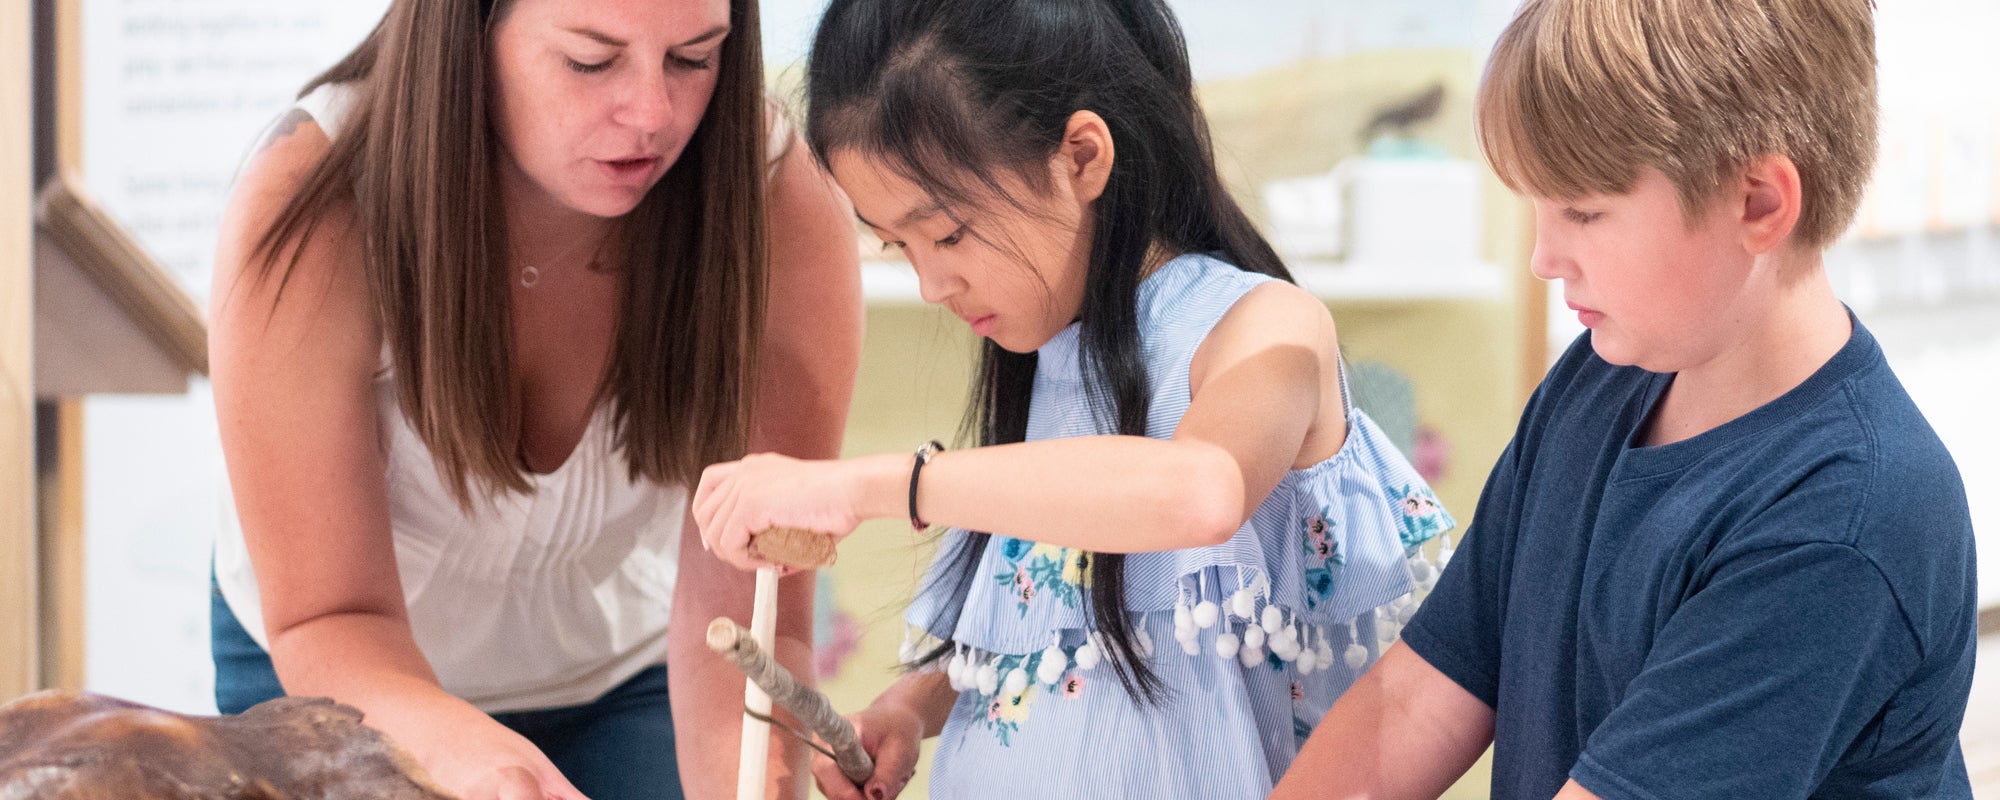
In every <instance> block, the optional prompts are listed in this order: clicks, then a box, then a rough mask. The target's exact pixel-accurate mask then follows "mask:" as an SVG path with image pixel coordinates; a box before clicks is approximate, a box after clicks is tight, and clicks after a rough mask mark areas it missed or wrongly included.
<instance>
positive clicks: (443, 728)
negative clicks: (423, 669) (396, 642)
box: [368, 696, 587, 800]
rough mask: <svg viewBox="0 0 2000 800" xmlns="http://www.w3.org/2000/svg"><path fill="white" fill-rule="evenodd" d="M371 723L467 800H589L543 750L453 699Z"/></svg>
mask: <svg viewBox="0 0 2000 800" xmlns="http://www.w3.org/2000/svg"><path fill="white" fill-rule="evenodd" d="M407 712H408V713H399V714H396V715H394V716H393V717H391V718H387V719H381V720H379V721H378V720H377V719H376V718H375V717H377V716H379V715H370V718H369V719H368V722H369V724H372V725H375V726H376V727H377V728H378V729H379V730H381V731H383V732H384V733H386V734H388V736H389V738H390V739H391V740H393V741H394V742H395V743H396V744H397V745H399V746H401V747H402V748H403V749H404V750H406V751H408V752H409V753H410V756H411V757H412V758H415V759H416V761H417V763H418V764H420V765H422V766H423V768H424V771H426V772H428V773H430V777H431V780H432V781H433V782H435V783H436V784H437V785H438V786H440V787H442V788H443V789H444V790H445V791H447V792H450V793H452V794H453V795H456V796H458V797H460V798H463V800H587V799H586V798H585V797H584V796H583V793H582V792H579V791H577V789H576V787H575V786H572V785H570V782H569V779H567V778H564V777H563V775H562V773H561V772H559V771H557V770H556V767H555V764H553V763H550V761H549V759H548V757H547V756H544V755H542V751H541V750H540V749H538V748H536V747H535V745H534V744H533V743H531V742H529V741H528V740H527V738H525V737H523V736H521V735H520V734H518V733H515V732H514V731H513V730H511V729H509V728H508V727H507V726H505V725H502V724H500V723H499V722H497V721H495V720H494V719H493V718H492V717H489V716H487V715H486V714H485V713H483V712H481V711H479V710H478V709H476V708H473V707H472V706H471V705H469V704H467V703H465V702H463V701H459V700H457V699H456V698H450V697H449V696H446V697H442V698H439V699H438V700H437V701H436V702H425V703H423V704H422V705H421V707H420V708H410V709H407Z"/></svg>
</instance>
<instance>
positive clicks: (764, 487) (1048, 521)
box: [695, 283, 1346, 566]
mask: <svg viewBox="0 0 2000 800" xmlns="http://www.w3.org/2000/svg"><path fill="white" fill-rule="evenodd" d="M1337 352H1338V350H1337V344H1336V342H1335V339H1334V332H1333V322H1332V318H1331V317H1330V316H1329V315H1328V314H1327V311H1326V307H1325V306H1323V305H1321V304H1320V302H1319V301H1318V300H1317V299H1316V298H1314V297H1312V296H1311V295H1310V294H1308V293H1306V292H1305V291H1303V290H1301V289H1298V288H1297V287H1295V286H1291V285H1289V284H1276V283H1274V284H1268V285H1266V286H1263V287H1259V288H1258V289H1256V290H1253V291H1252V292H1250V293H1249V294H1248V295H1246V296H1245V297H1244V298H1243V300H1241V301H1239V302H1238V303H1237V305H1236V307H1234V308H1233V309H1231V311H1230V313H1229V314H1228V315H1226V316H1225V317H1224V319H1223V321H1222V322H1221V323H1219V324H1218V325H1217V326H1216V328H1215V329H1214V331H1213V332H1212V333H1211V334H1210V336H1209V338H1208V340H1207V341H1206V342H1204V343H1203V345H1202V348H1201V350H1200V351H1199V352H1198V353H1197V356H1196V359H1195V364H1194V366H1193V368H1192V369H1191V371H1190V386H1191V392H1192V395H1193V397H1192V402H1191V404H1190V406H1189V408H1188V411H1187V413H1186V414H1185V415H1184V416H1183V417H1182V419H1181V423H1180V427H1179V428H1178V429H1177V430H1176V431H1175V432H1174V437H1173V438H1172V439H1171V440H1165V441H1163V440H1158V439H1149V438H1145V437H1140V436H1086V437H1076V438H1068V439H1051V440H1044V441H1037V442H1027V443H1022V444H1010V445H1002V446H997V447H981V448H974V449H967V450H959V451H952V452H946V453H942V454H939V455H938V456H936V457H934V458H933V459H932V460H931V462H930V464H929V465H928V466H926V467H925V468H924V470H923V474H922V478H921V480H920V481H919V495H918V497H917V509H918V511H919V513H921V514H922V515H923V517H924V518H925V519H926V521H928V522H930V523H932V524H940V525H951V526H955V527H961V528H967V529H971V530H983V531H1004V532H1005V533H1006V534H1007V535H1009V536H1014V537H1018V538H1022V539H1030V540H1033V541H1037V542H1044V543H1048V544H1054V545H1061V546H1066V547H1078V548H1083V549H1088V550H1093V551H1097V552H1146V551H1158V550H1173V549H1180V548H1186V547H1199V546H1205V545H1213V544H1218V543H1221V542H1223V541H1227V540H1228V538H1229V537H1230V536H1231V535H1233V534H1234V533H1235V532H1236V530H1237V528H1238V527H1240V526H1241V525H1242V524H1243V522H1244V520H1246V519H1248V518H1249V516H1250V515H1251V514H1252V513H1253V512H1255V511H1256V509H1257V506H1259V505H1261V504H1262V502H1263V499H1264V497H1265V496H1266V495H1268V494H1270V492H1271V489H1272V488H1273V487H1275V486H1276V485H1277V483H1278V481H1279V480H1280V479H1282V478H1283V477H1284V474H1285V472H1286V471H1288V470H1290V469H1292V468H1293V467H1295V466H1299V465H1309V464H1312V463H1316V462H1318V461H1320V460H1323V459H1325V458H1327V457H1330V456H1331V455H1333V453H1335V452H1337V451H1338V450H1339V448H1340V444H1341V442H1342V439H1343V437H1344V431H1345V424H1346V422H1345V415H1344V413H1343V412H1342V410H1341V406H1340V401H1339V394H1338V392H1337V391H1336V390H1335V389H1334V385H1333V383H1332V381H1333V380H1334V378H1333V376H1334V375H1335V374H1337V373H1336V369H1337V367H1336V366H1335V365H1336V363H1337V362H1336V360H1335V359H1336V358H1337V356H1336V355H1335V354H1336V353H1337ZM911 467H912V457H911V456H908V455H900V454H898V455H888V456H872V457H867V458H857V459H850V460H847V461H841V462H821V463H806V462H799V461H794V460H791V459H786V458H782V457H778V456H758V457H753V458H749V459H745V460H743V461H740V462H736V463H733V464H724V465H718V466H715V467H711V468H710V469H709V470H708V473H707V474H706V475H704V476H703V481H702V487H701V489H700V491H698V492H697V493H696V498H695V516H696V518H697V519H698V520H701V521H702V522H703V523H704V524H703V525H702V535H703V537H704V539H705V540H706V541H707V542H708V544H709V546H710V547H711V548H714V549H715V550H716V551H717V552H718V553H720V554H722V556H723V557H724V558H725V559H727V560H729V561H731V562H733V563H737V564H739V565H743V566H754V565H756V563H757V562H756V561H755V560H754V559H751V558H750V557H749V556H748V554H747V553H746V552H745V546H746V544H747V542H748V539H749V537H750V536H751V535H753V534H754V533H755V532H757V531H761V530H764V529H766V528H769V527H773V526H780V525H782V526H788V527H804V528H812V529H817V530H823V531H828V532H837V533H841V534H845V533H847V532H848V531H851V530H853V528H854V526H855V525H856V524H858V523H860V522H861V521H863V520H866V519H875V518H892V519H900V518H903V517H905V516H907V514H908V513H909V494H908V492H909V485H910V484H909V481H910V471H911Z"/></svg>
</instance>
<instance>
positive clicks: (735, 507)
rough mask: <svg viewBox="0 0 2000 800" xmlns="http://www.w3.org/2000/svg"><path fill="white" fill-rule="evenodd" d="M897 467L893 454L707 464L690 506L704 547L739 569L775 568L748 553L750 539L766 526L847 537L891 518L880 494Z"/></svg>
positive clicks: (764, 458)
mask: <svg viewBox="0 0 2000 800" xmlns="http://www.w3.org/2000/svg"><path fill="white" fill-rule="evenodd" d="M904 460H905V461H907V459H904ZM895 463H896V459H895V457H893V456H890V457H879V456H878V457H872V458H855V459H845V460H840V461H801V460H799V459H795V458H788V457H786V456H781V455H776V454H769V453H767V454H762V455H753V456H750V457H749V458H745V459H743V460H742V461H735V462H730V463H727V464H716V465H714V466H712V467H709V468H708V469H706V470H704V471H703V472H702V475H701V485H700V486H699V487H697V488H696V489H695V493H694V501H693V504H692V508H693V512H694V519H695V524H696V525H697V526H699V527H700V528H701V541H702V546H703V547H706V548H708V550H709V551H710V552H712V553H714V554H715V555H716V557H717V558H720V559H722V560H723V561H726V562H728V563H730V564H733V565H735V566H737V567H741V568H743V569H757V568H760V567H768V566H773V565H771V564H767V563H765V562H763V561H761V560H759V559H757V558H755V557H753V556H751V555H750V539H751V537H753V536H756V535H757V534H759V533H762V532H764V531H766V530H769V529H771V528H802V529H805V530H810V531H815V532H818V533H824V534H830V535H833V536H835V537H839V538H846V537H847V535H848V534H850V533H853V532H854V528H855V526H857V525H859V524H861V522H862V521H863V520H868V519H873V518H876V517H882V516H894V515H895V512H894V511H889V512H887V513H884V511H883V506H884V505H893V504H888V503H887V502H886V500H885V499H884V498H883V495H885V494H886V493H888V486H889V484H891V483H893V478H892V477H891V476H892V475H893V473H894V472H895V471H896V467H895ZM903 469H904V470H907V466H905V467H903ZM906 474H907V473H906Z"/></svg>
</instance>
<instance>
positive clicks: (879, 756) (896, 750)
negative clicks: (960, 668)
mask: <svg viewBox="0 0 2000 800" xmlns="http://www.w3.org/2000/svg"><path fill="white" fill-rule="evenodd" d="M956 702H958V692H955V691H952V688H951V683H950V681H948V680H946V679H945V676H944V674H943V673H940V672H913V673H910V674H909V675H905V676H903V678H902V680H899V681H896V683H895V684H894V685H892V686H890V687H889V688H888V690H886V691H884V692H882V694H881V695H880V696H878V697H876V698H875V702H873V703H871V704H869V706H868V708H866V709H863V710H862V711H861V713H859V714H855V715H853V716H850V717H848V720H849V721H850V722H853V723H854V732H855V734H856V735H857V736H859V737H860V739H861V746H862V748H863V749H865V750H867V751H868V755H869V756H870V757H871V758H873V759H874V760H875V774H873V775H871V776H869V777H868V779H867V780H865V781H863V782H862V784H861V785H860V786H856V785H854V782H853V781H850V780H848V779H847V776H846V775H843V774H841V772H840V767H838V766H836V765H835V764H834V762H833V759H830V758H827V757H826V756H819V757H816V758H814V759H813V777H814V778H816V779H818V780H819V789H820V792H821V793H822V794H825V795H826V797H827V800H862V798H864V797H866V798H869V800H884V799H885V798H890V797H895V796H897V795H899V794H901V793H902V791H903V787H904V786H905V785H906V784H908V783H909V782H910V778H911V777H913V776H915V775H916V772H917V758H918V756H919V754H920V753H921V750H922V748H921V745H922V743H923V740H925V739H928V738H930V737H933V736H936V735H938V734H940V733H942V732H943V731H944V723H945V720H946V718H948V717H949V716H950V715H951V706H952V704H953V703H956Z"/></svg>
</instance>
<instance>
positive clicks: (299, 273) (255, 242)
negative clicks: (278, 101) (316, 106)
mask: <svg viewBox="0 0 2000 800" xmlns="http://www.w3.org/2000/svg"><path fill="white" fill-rule="evenodd" d="M332 147H333V142H332V140H331V139H330V138H328V136H327V135H326V133H325V131H324V130H323V129H322V128H321V127H320V125H319V123H318V122H317V121H315V120H314V118H313V117H312V115H311V114H309V113H307V112H306V111H305V110H303V109H301V108H298V107H293V108H291V109H288V110H287V111H286V112H285V113H284V114H282V115H280V116H279V118H278V119H277V120H275V121H274V122H273V123H272V124H271V125H270V126H269V127H268V128H267V129H266V130H265V131H264V133H263V135H262V136H260V137H259V139H258V142H257V145H256V146H255V148H253V150H252V152H251V154H250V155H249V157H248V158H247V159H246V160H245V161H244V163H243V166H242V167H241V169H240V170H239V171H238V173H237V177H236V181H235V184H234V186H233V187H232V188H231V190H230V194H229V199H228V201H227V202H226V204H225V205H224V208H223V214H222V224H221V230H220V235H219V237H218V241H217V244H216V253H215V274H214V279H213V280H214V284H213V288H212V292H211V295H210V297H211V298H212V299H211V305H212V309H211V317H212V318H213V319H212V324H213V326H214V327H215V328H217V329H218V331H219V332H222V333H226V332H227V330H228V329H231V328H233V327H237V326H238V325H239V324H240V325H242V326H250V327H248V328H246V330H248V331H256V330H269V331H273V332H277V333H282V332H283V329H284V328H285V327H286V326H290V325H297V326H300V330H299V331H297V332H298V333H299V334H300V336H299V337H298V339H297V341H298V346H300V347H303V348H313V349H317V347H316V346H315V345H314V344H313V343H314V342H318V343H320V344H321V345H325V346H328V347H335V346H339V343H341V342H347V343H351V344H354V345H356V346H357V347H358V348H359V349H358V350H357V352H361V351H363V350H365V351H366V356H367V357H366V358H365V359H364V361H365V362H366V364H367V366H368V367H369V369H370V370H372V368H373V365H374V361H375V353H374V348H379V346H380V345H379V341H378V339H377V337H376V336H375V333H374V325H373V323H372V320H373V312H372V310H371V309H372V305H371V303H370V301H369V296H368V286H367V283H366V281H365V278H364V272H363V270H361V269H359V268H358V267H359V265H360V264H361V260H360V259H361V252H362V251H361V241H360V238H359V236H358V231H357V229H356V227H355V217H354V207H353V205H352V201H351V200H348V199H346V198H348V197H349V194H348V193H346V192H340V191H338V190H335V191H334V193H333V197H334V198H335V199H333V200H331V201H329V202H327V203H324V204H320V205H319V206H318V207H319V209H320V211H319V213H318V214H317V216H316V217H314V218H310V219H303V220H299V221H298V224H295V225H286V223H287V222H288V220H287V219H286V210H287V209H289V208H290V207H291V206H292V205H293V203H294V201H295V199H296V198H298V197H299V196H300V195H301V193H303V192H308V191H311V189H312V187H311V185H310V184H311V183H312V182H313V181H314V175H315V173H316V171H317V169H318V167H319V165H320V163H321V162H322V161H323V160H324V159H325V158H326V157H327V155H328V153H330V152H331V151H332ZM281 225H282V226H285V228H284V229H283V230H280V227H279V226H281ZM274 231H277V232H280V233H288V234H289V235H287V236H284V237H283V238H284V240H283V241H274V240H272V238H273V234H274ZM280 300H283V303H282V304H281V303H280ZM293 312H299V313H293ZM256 340H258V337H255V336H251V337H248V338H246V339H243V343H245V344H248V343H249V342H252V341H256ZM320 355H322V356H328V357H332V356H334V354H332V353H321V354H320Z"/></svg>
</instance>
